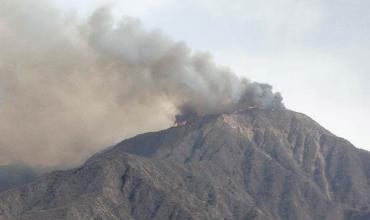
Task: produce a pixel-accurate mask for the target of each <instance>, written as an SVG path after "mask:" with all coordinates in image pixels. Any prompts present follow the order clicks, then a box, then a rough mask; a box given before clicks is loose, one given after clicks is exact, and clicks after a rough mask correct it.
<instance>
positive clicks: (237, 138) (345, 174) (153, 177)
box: [0, 108, 370, 220]
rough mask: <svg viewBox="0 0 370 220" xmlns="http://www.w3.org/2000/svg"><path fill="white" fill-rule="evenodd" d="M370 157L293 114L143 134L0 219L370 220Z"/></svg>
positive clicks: (17, 202)
mask: <svg viewBox="0 0 370 220" xmlns="http://www.w3.org/2000/svg"><path fill="white" fill-rule="evenodd" d="M369 182H370V153H369V152H367V151H364V150H360V149H357V148H355V147H354V146H353V145H352V144H351V143H349V142H348V141H346V140H344V139H342V138H339V137H336V136H335V135H333V134H332V133H330V132H329V131H327V130H326V129H324V128H323V127H321V126H320V125H319V124H317V123H316V122H314V121H313V120H312V119H310V118H309V117H307V116H305V115H303V114H300V113H296V112H293V111H289V110H283V109H281V110H263V109H257V108H254V109H246V110H244V111H239V112H234V113H229V114H219V115H208V116H204V117H199V118H194V119H192V120H191V121H188V122H187V123H186V124H185V123H183V125H182V126H178V127H172V128H169V129H167V130H163V131H159V132H153V133H146V134H141V135H138V136H136V137H133V138H131V139H128V140H125V141H122V142H121V143H119V144H117V145H116V146H114V147H113V148H110V149H107V150H105V151H103V152H101V153H98V154H96V155H94V156H93V157H91V158H90V159H89V160H87V161H86V162H85V163H84V164H83V165H82V166H80V167H78V168H75V169H70V170H67V171H55V172H52V173H49V174H46V175H43V176H41V177H39V178H38V179H37V180H35V181H33V182H32V183H29V184H27V185H23V186H20V187H17V188H14V189H10V190H8V191H6V192H3V193H1V194H0V219H1V220H5V219H6V220H9V219H27V220H29V219H31V220H32V219H35V220H36V219H37V220H43V219H45V220H46V219H47V220H49V219H72V220H77V219H96V220H98V219H99V220H100V219H109V220H116V219H117V220H118V219H127V220H129V219H140V220H141V219H145V220H146V219H184V220H185V219H186V220H188V219H194V220H198V219H199V220H201V219H236V220H249V219H254V220H280V219H284V220H285V219H294V220H295V219H300V220H312V219H315V220H316V219H317V220H321V219H328V220H329V219H330V220H331V219H333V220H344V219H345V220H362V219H370V184H369Z"/></svg>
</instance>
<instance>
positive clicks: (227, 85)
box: [0, 0, 282, 165]
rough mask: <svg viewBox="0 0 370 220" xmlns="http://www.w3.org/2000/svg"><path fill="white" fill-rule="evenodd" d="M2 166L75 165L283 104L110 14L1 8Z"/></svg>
mask: <svg viewBox="0 0 370 220" xmlns="http://www.w3.org/2000/svg"><path fill="white" fill-rule="evenodd" d="M0 92H1V93H0V120H1V124H0V163H11V162H25V163H29V164H37V165H60V164H67V163H69V164H75V163H78V162H80V161H81V160H83V159H84V158H86V157H87V156H89V155H91V154H92V153H93V152H95V151H97V150H98V149H99V148H101V147H104V146H107V145H109V144H112V143H114V142H115V141H118V140H120V139H122V138H125V137H128V136H131V135H133V134H137V133H141V132H145V131H148V130H155V129H160V128H164V127H167V126H169V125H170V124H171V123H172V122H173V120H174V117H175V115H176V114H179V113H180V114H181V113H182V112H183V110H184V108H185V107H186V109H191V112H192V114H197V115H205V114H213V113H221V112H224V111H230V110H233V109H238V108H243V107H248V106H255V105H258V106H260V107H268V108H270V107H280V106H282V104H281V97H280V95H279V94H275V93H273V92H272V88H271V86H269V85H265V84H259V83H251V82H250V81H249V80H247V79H240V78H239V77H237V76H236V75H235V74H234V73H233V72H232V71H231V70H230V69H229V68H227V67H220V66H217V65H216V64H214V63H213V62H212V59H211V56H210V55H209V54H206V53H197V52H193V51H192V50H191V49H189V48H188V47H187V46H186V45H185V44H184V43H180V42H175V41H172V40H170V39H168V38H167V37H166V36H164V35H163V34H162V33H161V32H160V31H146V30H144V29H143V28H142V26H141V24H140V22H139V21H138V20H136V19H133V18H130V17H123V18H122V19H121V20H119V21H115V20H114V19H113V18H112V16H111V13H110V10H109V9H107V8H100V9H97V10H96V11H95V12H94V13H93V14H92V15H91V17H89V18H88V19H87V20H86V21H79V20H77V19H75V18H73V17H68V18H65V17H62V16H61V15H60V14H59V12H58V11H57V10H55V9H53V8H52V7H50V6H49V5H48V4H47V2H46V1H36V0H28V1H26V0H2V1H1V2H0Z"/></svg>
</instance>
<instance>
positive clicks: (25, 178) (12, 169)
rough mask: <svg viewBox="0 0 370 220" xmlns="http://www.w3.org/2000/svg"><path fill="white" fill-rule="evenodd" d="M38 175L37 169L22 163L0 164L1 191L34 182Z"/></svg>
mask: <svg viewBox="0 0 370 220" xmlns="http://www.w3.org/2000/svg"><path fill="white" fill-rule="evenodd" d="M37 176H38V173H37V171H36V170H35V169H33V168H31V167H28V166H25V165H22V164H11V165H4V166H0V192H2V191H5V190H8V189H10V188H13V187H16V186H20V185H23V184H26V183H29V182H32V181H33V180H35V179H36V177H37Z"/></svg>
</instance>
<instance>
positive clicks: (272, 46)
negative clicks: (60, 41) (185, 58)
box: [53, 0, 370, 150]
mask: <svg viewBox="0 0 370 220" xmlns="http://www.w3.org/2000/svg"><path fill="white" fill-rule="evenodd" d="M53 1H54V3H55V5H56V7H58V8H61V9H63V10H64V11H65V12H66V13H71V12H70V11H71V10H73V11H74V13H76V14H77V15H78V16H81V17H85V16H87V15H88V14H89V13H91V12H92V11H93V10H94V9H95V8H97V7H99V6H101V5H110V6H111V7H112V8H113V10H114V12H115V15H116V17H117V19H119V17H120V16H133V17H136V18H139V19H140V20H141V21H142V23H143V25H144V26H145V27H146V28H148V29H161V30H162V31H163V32H164V33H165V34H167V35H168V36H170V37H171V38H172V39H174V40H178V41H184V42H186V43H187V44H188V45H189V46H190V47H192V48H193V49H194V50H203V51H208V52H210V53H211V54H212V55H213V57H214V59H215V60H216V62H217V63H218V64H221V65H227V66H230V67H231V68H232V69H233V70H234V72H235V73H236V74H238V75H240V76H244V77H247V78H250V79H252V80H254V81H260V82H267V83H270V84H272V85H273V86H274V88H275V90H276V91H280V92H281V93H282V94H283V97H284V100H285V101H284V102H285V104H286V106H287V107H288V108H290V109H293V110H296V111H299V112H303V113H306V114H308V115H309V116H311V117H313V118H314V119H315V120H317V121H318V122H319V123H321V124H322V125H323V126H325V127H326V128H328V129H329V130H331V131H332V132H334V133H335V134H337V135H339V136H342V137H345V138H347V139H349V140H350V141H351V142H352V143H354V144H355V145H356V146H357V147H360V148H365V149H368V150H370V138H369V135H368V133H369V130H370V119H369V117H368V113H369V112H370V88H369V86H368V84H369V83H370V63H369V61H368V59H369V57H370V40H369V39H370V13H369V12H370V1H366V0H358V1H348V0H336V1H334V0H326V1H324V0H322V1H320V0H312V1H301V0H260V1H249V0H234V1H232V3H230V1H227V0H217V1H211V0H198V1H195V0H189V1H178V0H157V1H149V0H137V1H126V0H123V1H119V2H114V1H109V0H107V1H106V0H53Z"/></svg>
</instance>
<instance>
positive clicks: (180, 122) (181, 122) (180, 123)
mask: <svg viewBox="0 0 370 220" xmlns="http://www.w3.org/2000/svg"><path fill="white" fill-rule="evenodd" d="M187 123H188V122H187V121H185V120H183V121H176V122H175V127H180V126H184V125H186V124H187Z"/></svg>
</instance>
